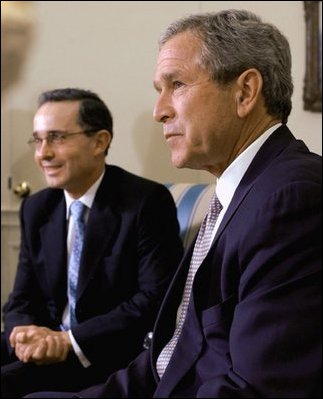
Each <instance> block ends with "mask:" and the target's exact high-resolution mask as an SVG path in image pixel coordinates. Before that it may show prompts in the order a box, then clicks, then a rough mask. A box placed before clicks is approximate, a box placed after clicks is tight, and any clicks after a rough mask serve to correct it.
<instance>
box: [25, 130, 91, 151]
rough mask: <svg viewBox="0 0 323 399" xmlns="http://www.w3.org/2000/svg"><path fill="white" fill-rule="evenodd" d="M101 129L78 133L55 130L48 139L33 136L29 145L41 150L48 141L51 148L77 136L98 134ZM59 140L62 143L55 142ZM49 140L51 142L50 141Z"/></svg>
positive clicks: (28, 142)
mask: <svg viewBox="0 0 323 399" xmlns="http://www.w3.org/2000/svg"><path fill="white" fill-rule="evenodd" d="M98 131H99V129H86V130H80V131H78V132H68V131H59V130H57V131H56V130H53V131H50V132H49V133H48V134H47V137H44V138H40V137H38V136H36V134H33V136H32V137H31V138H30V139H29V140H28V141H27V144H28V145H30V146H31V147H34V148H36V149H37V148H40V147H41V146H42V144H43V141H44V140H46V142H47V144H48V145H50V146H57V145H58V146H59V145H62V144H64V143H65V141H66V140H67V139H68V138H69V137H71V136H76V135H78V134H85V135H87V134H88V133H95V132H98ZM55 135H58V136H59V137H54V136H55ZM55 138H56V139H58V140H61V141H60V142H56V143H54V142H53V140H55ZM48 139H49V140H48Z"/></svg>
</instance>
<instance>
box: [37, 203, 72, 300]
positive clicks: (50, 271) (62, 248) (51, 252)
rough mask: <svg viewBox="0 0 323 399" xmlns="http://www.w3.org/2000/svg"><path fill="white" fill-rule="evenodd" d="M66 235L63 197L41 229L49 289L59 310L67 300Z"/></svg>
mask: <svg viewBox="0 0 323 399" xmlns="http://www.w3.org/2000/svg"><path fill="white" fill-rule="evenodd" d="M66 234H67V233H66V207H65V201H64V198H63V196H62V197H61V199H60V202H59V203H58V205H57V206H56V208H55V209H54V211H53V213H52V214H51V217H50V219H49V220H48V221H47V222H46V223H45V224H44V225H43V226H42V228H41V229H40V239H41V244H42V247H43V248H44V264H45V268H46V274H47V278H48V287H49V289H50V290H52V295H53V297H54V298H55V301H56V302H57V303H58V306H59V308H63V306H64V304H65V303H66V298H67V296H66V289H67V282H66V278H67V268H66V262H67V249H66Z"/></svg>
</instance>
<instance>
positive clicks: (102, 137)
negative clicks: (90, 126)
mask: <svg viewBox="0 0 323 399" xmlns="http://www.w3.org/2000/svg"><path fill="white" fill-rule="evenodd" d="M95 138H96V141H95V149H96V152H97V154H101V153H104V152H105V150H106V149H108V148H109V147H110V143H111V140H112V135H111V133H110V132H109V131H108V130H105V129H102V130H99V131H98V132H97V133H96V135H95Z"/></svg>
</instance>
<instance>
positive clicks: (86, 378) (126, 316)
mask: <svg viewBox="0 0 323 399" xmlns="http://www.w3.org/2000/svg"><path fill="white" fill-rule="evenodd" d="M112 125H113V123H112V116H111V114H110V111H109V110H108V108H107V106H106V105H105V104H104V103H103V101H102V100H101V99H100V98H99V97H98V96H97V95H96V94H95V93H92V92H90V91H87V90H80V89H58V90H53V91H49V92H45V93H43V94H42V95H41V96H40V98H39V108H38V111H37V112H36V115H35V117H34V132H33V135H32V137H31V139H30V140H29V144H30V145H31V146H32V147H33V148H34V150H35V153H34V154H35V155H34V157H35V161H36V164H37V165H38V166H39V168H40V169H41V171H42V173H43V174H44V176H45V179H46V182H47V185H48V187H49V188H47V189H45V190H42V191H40V192H38V193H36V194H35V195H33V196H31V197H29V198H27V199H26V200H25V201H24V202H23V204H22V207H21V212H20V218H21V219H20V221H21V248H20V256H19V264H18V270H17V275H16V280H15V284H14V288H13V291H12V293H11V295H10V297H9V300H8V302H7V303H6V305H5V307H4V321H5V338H6V341H7V342H4V337H2V364H3V363H7V364H6V365H4V366H3V367H2V371H1V374H2V389H3V391H2V396H3V397H21V396H23V395H25V394H27V393H29V392H33V391H36V390H40V389H42V390H43V389H46V390H47V389H53V388H55V389H57V387H59V388H60V389H64V390H78V389H81V388H82V387H86V386H88V385H90V384H93V383H97V382H100V381H101V380H102V381H103V380H104V379H105V378H106V375H107V374H109V373H111V372H112V371H114V370H116V369H119V368H120V367H124V366H126V365H127V364H128V362H129V361H130V360H131V359H133V358H134V357H135V356H136V355H137V354H138V353H139V352H140V351H141V350H142V349H143V347H142V344H143V340H144V337H145V335H146V333H147V332H148V331H150V330H151V329H152V327H153V323H154V320H155V316H156V313H157V310H158V308H159V305H160V303H161V300H162V298H163V296H164V294H165V290H166V288H167V286H168V283H169V281H170V279H171V277H172V276H173V273H174V271H175V267H176V265H177V264H178V262H179V260H180V258H181V255H182V244H181V241H180V239H179V236H178V234H179V227H178V222H177V218H176V208H175V204H174V202H173V200H172V197H171V195H170V193H169V192H168V190H167V189H166V188H165V187H164V186H163V185H161V184H158V183H155V182H152V181H149V180H146V179H144V178H141V177H138V176H135V175H133V174H130V173H129V172H126V171H125V170H123V169H121V168H119V167H116V166H112V165H106V163H105V157H106V155H107V153H108V149H109V146H110V143H111V140H112V136H113V126H112ZM74 208H78V211H77V212H79V214H78V216H75V214H74V210H73V209H74Z"/></svg>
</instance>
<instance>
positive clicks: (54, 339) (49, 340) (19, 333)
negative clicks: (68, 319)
mask: <svg viewBox="0 0 323 399" xmlns="http://www.w3.org/2000/svg"><path fill="white" fill-rule="evenodd" d="M9 340H10V344H11V346H12V347H13V348H14V349H15V353H16V356H17V357H18V359H19V360H21V361H22V362H24V363H28V362H33V363H35V364H39V365H42V364H52V363H58V362H63V361H64V360H65V359H66V357H67V354H68V352H69V350H71V348H72V344H71V341H70V339H69V335H68V333H67V332H66V331H53V330H51V329H49V328H47V327H38V326H35V325H29V326H19V327H15V328H14V329H13V330H12V333H11V334H10V337H9Z"/></svg>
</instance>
